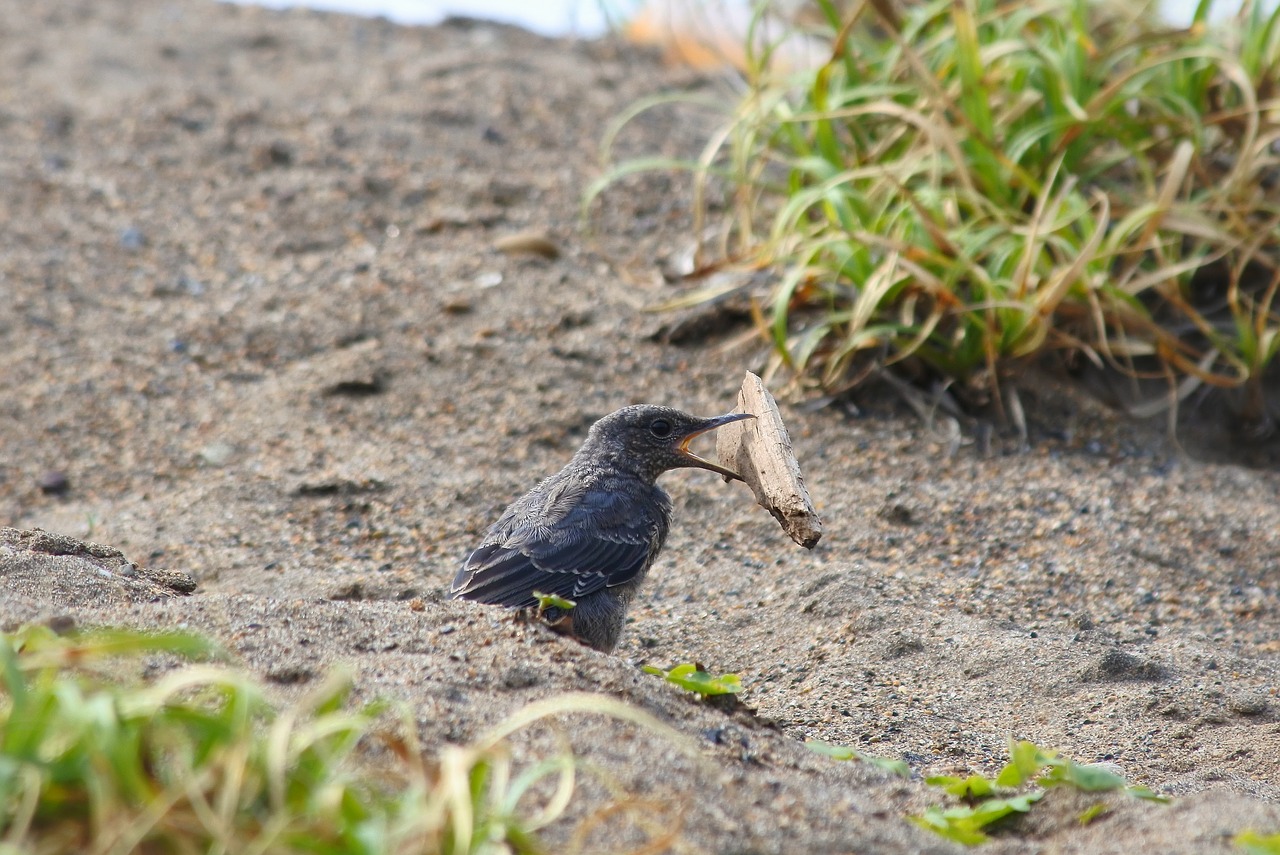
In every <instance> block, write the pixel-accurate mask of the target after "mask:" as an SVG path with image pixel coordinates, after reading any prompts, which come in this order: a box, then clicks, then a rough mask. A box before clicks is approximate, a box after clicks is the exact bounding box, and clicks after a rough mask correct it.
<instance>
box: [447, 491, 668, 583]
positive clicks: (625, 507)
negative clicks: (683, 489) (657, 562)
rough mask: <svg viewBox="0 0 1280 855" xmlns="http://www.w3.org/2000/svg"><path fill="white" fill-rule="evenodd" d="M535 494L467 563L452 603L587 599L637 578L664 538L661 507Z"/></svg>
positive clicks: (585, 495) (622, 498)
mask: <svg viewBox="0 0 1280 855" xmlns="http://www.w3.org/2000/svg"><path fill="white" fill-rule="evenodd" d="M536 494H537V491H535V492H534V493H533V494H530V496H529V497H526V500H527V501H526V500H522V502H526V504H525V507H523V508H520V509H518V510H517V512H516V513H510V512H509V513H508V514H504V515H503V518H502V519H501V520H499V522H498V524H496V525H495V526H494V529H493V530H492V531H490V533H489V536H488V537H486V538H485V541H484V543H483V544H481V546H480V547H479V548H478V549H476V550H475V551H474V552H472V553H471V554H470V555H469V556H468V557H467V559H466V561H464V562H463V565H462V569H461V570H459V571H458V575H457V577H456V578H455V579H454V580H453V588H452V591H451V595H452V596H454V597H460V598H463V599H467V600H476V601H478V602H482V603H491V604H494V605H502V606H509V607H511V608H523V607H531V606H534V605H537V599H536V598H535V597H534V596H533V592H534V591H539V592H541V593H543V594H555V595H556V596H559V597H564V598H565V599H569V600H573V599H577V598H579V597H585V596H587V595H588V594H593V593H595V592H596V591H600V590H603V589H604V588H608V587H613V586H615V585H621V584H625V583H626V582H629V581H631V580H633V579H635V578H636V577H637V576H638V575H640V574H641V573H642V572H644V570H645V569H646V568H647V567H648V566H649V563H650V562H651V561H652V560H653V557H654V555H655V554H656V552H657V550H658V549H659V548H660V547H661V545H662V541H663V540H664V539H665V537H666V533H667V517H666V513H665V512H664V510H665V508H664V506H663V504H662V503H659V504H657V505H649V504H645V503H643V502H637V501H636V500H634V499H632V498H630V497H628V496H626V495H619V494H614V493H609V492H603V491H601V492H588V491H585V490H581V489H574V488H570V489H568V490H561V491H560V492H559V493H558V494H548V495H542V496H537V495H536ZM664 498H665V497H664Z"/></svg>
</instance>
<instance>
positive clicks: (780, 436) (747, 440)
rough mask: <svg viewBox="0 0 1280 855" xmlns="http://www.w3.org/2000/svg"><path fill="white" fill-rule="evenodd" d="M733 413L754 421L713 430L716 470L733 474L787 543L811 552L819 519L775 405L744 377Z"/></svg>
mask: <svg viewBox="0 0 1280 855" xmlns="http://www.w3.org/2000/svg"><path fill="white" fill-rule="evenodd" d="M738 410H739V411H741V412H744V413H753V414H754V415H755V418H754V419H748V420H745V421H741V422H733V423H732V424H727V425H725V426H724V427H722V428H720V429H719V430H717V431H716V454H717V455H718V456H719V458H720V465H721V466H724V467H726V468H729V469H733V470H735V471H736V472H738V473H739V474H740V475H741V476H742V479H743V480H744V481H746V482H747V485H748V486H749V487H751V492H753V493H754V494H755V497H756V501H757V502H759V503H760V506H761V507H763V508H764V509H765V510H767V511H768V512H769V513H771V514H773V516H774V518H775V519H776V520H777V521H778V523H779V524H780V525H781V526H782V529H783V531H785V532H786V533H787V534H788V535H789V536H790V537H791V539H792V540H794V541H795V542H796V543H798V544H800V545H801V546H803V547H805V548H806V549H812V548H813V547H814V546H815V545H817V543H818V541H819V540H820V539H821V538H822V520H821V518H819V516H818V512H817V511H816V510H815V509H814V507H813V502H812V500H810V498H809V491H808V490H807V489H805V486H804V476H803V475H801V473H800V464H799V462H797V461H796V457H795V453H794V452H793V451H792V450H791V437H790V436H788V435H787V428H786V425H784V424H783V423H782V414H781V413H779V412H778V403H777V402H776V401H775V400H774V399H773V395H771V394H769V390H768V389H766V388H765V387H764V382H763V381H761V379H760V378H759V377H757V376H756V375H754V374H752V373H751V372H750V371H748V372H747V376H746V378H745V379H743V381H742V389H741V390H740V391H739V392H738Z"/></svg>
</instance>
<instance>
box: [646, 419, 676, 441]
mask: <svg viewBox="0 0 1280 855" xmlns="http://www.w3.org/2000/svg"><path fill="white" fill-rule="evenodd" d="M649 432H650V433H652V434H653V435H654V436H656V437H657V438H658V439H666V438H667V437H669V436H671V422H669V421H667V420H666V419H654V420H653V422H652V423H650V425H649Z"/></svg>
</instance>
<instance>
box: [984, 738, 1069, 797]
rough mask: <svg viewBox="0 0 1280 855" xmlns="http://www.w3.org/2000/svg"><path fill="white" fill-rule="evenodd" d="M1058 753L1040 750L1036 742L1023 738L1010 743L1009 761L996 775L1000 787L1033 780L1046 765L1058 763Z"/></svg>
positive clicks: (1018, 784)
mask: <svg viewBox="0 0 1280 855" xmlns="http://www.w3.org/2000/svg"><path fill="white" fill-rule="evenodd" d="M1060 762H1061V761H1059V760H1058V755H1057V754H1055V753H1052V752H1048V753H1046V752H1044V751H1041V750H1040V746H1038V745H1036V744H1035V743H1034V742H1027V741H1026V740H1022V741H1020V742H1012V741H1011V744H1010V745H1009V763H1008V765H1006V766H1005V767H1004V768H1003V769H1001V770H1000V774H999V775H997V776H996V786H998V787H1020V786H1022V785H1023V784H1025V783H1027V782H1029V781H1032V780H1034V779H1035V777H1036V776H1037V775H1039V774H1040V773H1041V772H1042V771H1044V768H1045V767H1046V766H1050V765H1058V764H1059V763H1060Z"/></svg>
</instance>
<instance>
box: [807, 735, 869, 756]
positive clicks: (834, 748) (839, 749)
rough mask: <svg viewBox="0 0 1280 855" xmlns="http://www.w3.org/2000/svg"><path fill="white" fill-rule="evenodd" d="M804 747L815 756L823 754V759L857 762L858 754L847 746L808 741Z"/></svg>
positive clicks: (814, 740)
mask: <svg viewBox="0 0 1280 855" xmlns="http://www.w3.org/2000/svg"><path fill="white" fill-rule="evenodd" d="M804 747H805V748H808V749H809V750H810V751H812V752H813V753H814V754H821V755H822V756H823V757H830V758H831V759H832V760H856V759H858V752H857V751H854V750H853V749H852V748H850V747H849V746H847V745H833V744H832V743H830V742H823V741H822V740H821V739H806V740H805V741H804Z"/></svg>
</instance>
